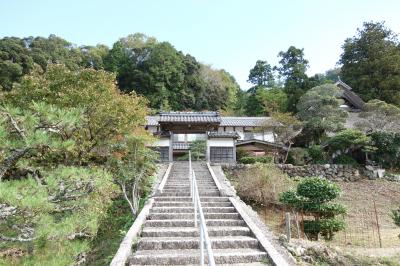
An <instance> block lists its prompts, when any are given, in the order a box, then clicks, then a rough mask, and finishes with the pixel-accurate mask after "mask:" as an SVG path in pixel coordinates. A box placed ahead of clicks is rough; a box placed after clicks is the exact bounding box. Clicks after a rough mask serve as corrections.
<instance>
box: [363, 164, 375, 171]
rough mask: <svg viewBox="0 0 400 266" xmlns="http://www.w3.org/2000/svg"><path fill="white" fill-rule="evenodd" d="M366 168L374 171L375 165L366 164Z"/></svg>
mask: <svg viewBox="0 0 400 266" xmlns="http://www.w3.org/2000/svg"><path fill="white" fill-rule="evenodd" d="M365 169H367V170H369V171H374V167H373V166H372V165H366V166H365Z"/></svg>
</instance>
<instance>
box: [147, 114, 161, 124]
mask: <svg viewBox="0 0 400 266" xmlns="http://www.w3.org/2000/svg"><path fill="white" fill-rule="evenodd" d="M159 119H160V117H158V116H146V120H147V124H146V125H147V126H157V125H158V120H159Z"/></svg>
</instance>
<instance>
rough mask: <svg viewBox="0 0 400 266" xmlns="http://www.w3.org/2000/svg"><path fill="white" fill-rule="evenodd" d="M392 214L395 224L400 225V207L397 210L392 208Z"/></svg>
mask: <svg viewBox="0 0 400 266" xmlns="http://www.w3.org/2000/svg"><path fill="white" fill-rule="evenodd" d="M390 216H391V217H392V219H393V222H394V224H395V225H397V226H400V208H398V209H397V210H392V213H391V215H390Z"/></svg>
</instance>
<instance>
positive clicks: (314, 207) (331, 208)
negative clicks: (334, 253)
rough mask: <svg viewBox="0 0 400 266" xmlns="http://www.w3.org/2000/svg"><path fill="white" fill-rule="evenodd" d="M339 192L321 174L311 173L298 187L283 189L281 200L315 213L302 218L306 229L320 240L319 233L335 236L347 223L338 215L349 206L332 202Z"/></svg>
mask: <svg viewBox="0 0 400 266" xmlns="http://www.w3.org/2000/svg"><path fill="white" fill-rule="evenodd" d="M339 195H340V188H339V187H338V186H337V185H336V184H335V183H333V182H331V181H329V180H326V179H322V178H319V177H309V178H304V179H302V180H301V181H300V183H299V184H298V185H297V189H296V190H295V191H294V190H289V191H286V192H283V193H282V194H281V195H280V198H279V200H280V202H282V203H283V204H286V205H288V206H289V207H291V208H293V209H294V210H296V211H301V212H302V213H304V214H305V215H306V216H312V217H313V219H312V220H305V221H304V222H303V226H304V232H305V233H306V234H307V235H308V236H309V238H311V239H315V240H318V238H319V235H322V236H323V237H324V238H325V239H326V240H332V239H333V236H334V234H335V233H336V232H338V231H340V230H342V229H344V227H345V223H344V221H343V220H341V219H339V218H337V217H336V216H337V215H339V214H345V213H346V208H345V207H344V206H342V205H341V204H338V203H331V201H333V200H335V199H336V198H337V197H338V196H339Z"/></svg>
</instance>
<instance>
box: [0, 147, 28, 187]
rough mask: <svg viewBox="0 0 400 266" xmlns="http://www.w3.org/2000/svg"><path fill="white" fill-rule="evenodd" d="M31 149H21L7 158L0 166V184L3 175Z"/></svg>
mask: <svg viewBox="0 0 400 266" xmlns="http://www.w3.org/2000/svg"><path fill="white" fill-rule="evenodd" d="M30 149H31V148H23V149H17V150H15V151H14V152H13V153H12V154H11V155H10V156H8V157H7V158H6V159H5V160H4V161H3V162H2V164H1V165H0V182H1V181H2V179H3V177H4V175H5V174H6V173H7V171H8V170H10V169H11V168H12V167H13V166H14V165H15V164H16V163H17V162H18V160H19V159H21V158H22V157H24V156H25V154H27V153H28V151H29V150H30Z"/></svg>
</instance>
